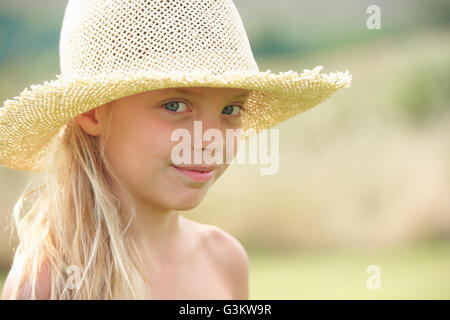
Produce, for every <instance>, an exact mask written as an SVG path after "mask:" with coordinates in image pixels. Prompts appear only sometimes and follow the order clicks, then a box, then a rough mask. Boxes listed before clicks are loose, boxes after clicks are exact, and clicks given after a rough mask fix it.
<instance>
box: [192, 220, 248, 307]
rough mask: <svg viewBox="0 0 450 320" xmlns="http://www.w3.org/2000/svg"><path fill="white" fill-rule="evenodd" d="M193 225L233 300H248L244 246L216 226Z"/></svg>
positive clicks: (246, 256) (246, 263)
mask: <svg viewBox="0 0 450 320" xmlns="http://www.w3.org/2000/svg"><path fill="white" fill-rule="evenodd" d="M192 222H193V221H192ZM193 223H194V224H195V226H196V228H197V230H198V232H199V234H200V238H201V239H202V245H203V246H204V248H205V251H206V252H207V254H208V256H209V257H211V260H212V261H213V263H214V264H215V265H216V267H217V268H218V269H219V270H221V272H223V274H224V277H225V279H226V281H227V282H228V283H229V284H230V286H231V288H232V291H233V299H248V255H247V252H246V250H245V248H244V246H243V245H242V244H241V243H240V242H239V240H237V239H236V238H235V237H233V236H232V235H231V234H229V233H228V232H226V231H225V230H223V229H222V228H220V227H218V226H215V225H208V224H201V223H198V222H193Z"/></svg>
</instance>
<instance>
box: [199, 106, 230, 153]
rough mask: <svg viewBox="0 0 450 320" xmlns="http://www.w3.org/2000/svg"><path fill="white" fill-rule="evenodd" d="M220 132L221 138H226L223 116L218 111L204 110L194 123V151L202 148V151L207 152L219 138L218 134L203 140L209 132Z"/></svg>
mask: <svg viewBox="0 0 450 320" xmlns="http://www.w3.org/2000/svg"><path fill="white" fill-rule="evenodd" d="M210 129H214V130H218V131H219V132H218V133H220V136H221V137H224V133H225V128H224V124H223V121H222V117H221V115H220V114H219V113H218V112H217V110H215V109H214V110H212V108H210V109H209V110H203V111H202V112H201V114H200V115H199V116H198V117H197V118H196V119H195V123H194V139H193V140H194V149H195V148H199V147H200V146H201V148H202V151H203V150H205V148H206V147H208V146H209V145H210V144H211V143H213V142H214V140H215V139H216V138H217V136H216V134H214V133H213V134H212V135H211V133H210V134H209V135H208V136H209V137H210V138H209V137H208V139H203V137H204V136H205V132H206V131H207V130H210Z"/></svg>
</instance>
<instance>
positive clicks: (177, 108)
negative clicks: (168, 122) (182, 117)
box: [163, 101, 187, 113]
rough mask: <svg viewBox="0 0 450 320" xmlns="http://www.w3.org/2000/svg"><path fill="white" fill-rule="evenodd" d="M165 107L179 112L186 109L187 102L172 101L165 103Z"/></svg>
mask: <svg viewBox="0 0 450 320" xmlns="http://www.w3.org/2000/svg"><path fill="white" fill-rule="evenodd" d="M180 104H181V107H180ZM183 105H184V109H183ZM163 107H164V109H166V110H167V111H170V112H175V113H179V112H183V111H186V108H187V104H186V103H184V102H183V101H170V102H168V103H165V104H163ZM180 109H181V111H180Z"/></svg>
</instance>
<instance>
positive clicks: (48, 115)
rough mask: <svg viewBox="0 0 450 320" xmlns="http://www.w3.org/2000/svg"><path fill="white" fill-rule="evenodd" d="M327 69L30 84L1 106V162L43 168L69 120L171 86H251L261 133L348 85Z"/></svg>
mask: <svg viewBox="0 0 450 320" xmlns="http://www.w3.org/2000/svg"><path fill="white" fill-rule="evenodd" d="M322 68H323V67H322V66H317V67H316V68H314V69H312V70H308V69H306V70H304V71H303V73H301V74H300V75H299V74H298V73H297V72H293V71H291V70H289V71H287V72H280V73H278V74H275V73H272V72H270V70H268V71H265V72H252V73H250V72H248V73H246V72H242V71H239V72H238V71H230V72H227V73H226V74H222V75H213V74H211V73H208V72H193V73H189V74H184V73H180V72H171V73H169V74H167V73H166V74H159V73H157V72H154V73H148V72H142V73H138V74H135V75H133V76H123V75H117V76H111V75H108V76H104V77H102V76H96V77H84V78H83V77H72V78H70V79H68V78H64V77H62V76H57V79H55V80H51V81H46V82H44V83H43V84H40V85H32V86H30V87H29V88H27V89H25V90H24V91H22V93H21V94H20V95H19V96H16V97H14V99H12V100H6V101H5V102H4V106H3V107H2V108H0V165H1V166H4V167H7V168H11V169H16V170H23V171H41V170H43V169H44V168H45V166H46V155H47V153H48V150H49V148H50V147H51V145H52V144H53V143H57V142H58V141H57V140H58V138H60V135H59V134H58V132H60V130H61V128H63V126H64V124H66V123H67V122H68V121H69V120H70V119H72V118H74V117H76V116H77V115H79V114H81V113H84V112H86V111H89V110H91V109H93V108H95V107H97V106H100V105H103V104H105V103H108V102H110V101H113V100H117V99H120V98H122V97H125V96H129V95H133V94H137V93H140V92H145V91H149V90H157V89H162V88H171V87H194V86H195V87H222V88H241V89H248V90H252V92H251V94H250V96H249V98H248V100H247V102H246V104H245V106H244V107H245V112H244V111H243V112H242V123H243V127H242V129H243V130H248V129H251V128H252V129H254V130H255V131H256V132H259V131H260V130H263V129H268V128H271V127H273V126H275V125H277V124H279V123H280V122H282V121H284V120H286V119H288V118H291V117H293V116H294V115H297V114H299V113H301V112H304V111H306V110H309V109H311V108H312V107H314V106H316V105H318V104H319V103H321V102H322V101H324V100H326V99H327V98H329V97H330V96H331V95H332V94H333V93H334V92H336V91H337V90H338V89H340V88H347V87H349V86H350V83H351V80H352V76H351V75H350V74H349V73H348V71H346V72H334V73H330V74H321V73H320V71H321V69H322Z"/></svg>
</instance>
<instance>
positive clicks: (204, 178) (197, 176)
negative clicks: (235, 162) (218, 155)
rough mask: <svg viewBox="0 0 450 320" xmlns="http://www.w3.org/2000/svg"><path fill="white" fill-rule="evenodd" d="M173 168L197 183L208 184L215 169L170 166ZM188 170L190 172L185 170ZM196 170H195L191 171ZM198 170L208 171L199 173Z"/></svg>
mask: <svg viewBox="0 0 450 320" xmlns="http://www.w3.org/2000/svg"><path fill="white" fill-rule="evenodd" d="M171 166H172V167H173V168H175V169H176V170H177V171H178V172H180V173H182V174H183V175H185V176H187V177H188V178H190V179H192V180H194V181H197V182H208V181H209V180H210V179H211V178H212V176H213V175H214V169H215V167H211V166H209V167H205V166H186V167H177V166H174V165H173V164H171ZM187 168H190V169H191V170H189V169H187ZM193 169H197V170H193ZM198 170H210V171H206V172H200V171H198Z"/></svg>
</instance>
